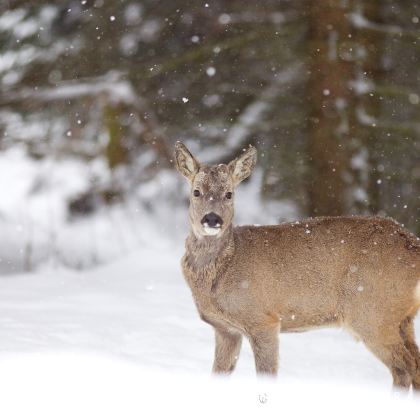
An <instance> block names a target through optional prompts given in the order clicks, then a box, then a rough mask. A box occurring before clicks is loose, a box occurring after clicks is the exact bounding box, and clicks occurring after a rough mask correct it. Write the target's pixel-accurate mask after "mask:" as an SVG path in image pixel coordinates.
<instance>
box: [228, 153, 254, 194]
mask: <svg viewBox="0 0 420 420" xmlns="http://www.w3.org/2000/svg"><path fill="white" fill-rule="evenodd" d="M256 163H257V149H256V148H255V147H254V146H249V148H248V150H246V151H245V152H244V153H242V155H241V156H239V157H238V158H236V159H235V160H232V162H230V163H229V165H228V167H229V170H230V171H231V174H232V177H233V183H234V184H235V186H236V185H238V184H239V183H240V182H242V181H243V180H244V179H245V178H248V177H249V176H250V175H251V172H252V171H253V169H254V168H255V165H256Z"/></svg>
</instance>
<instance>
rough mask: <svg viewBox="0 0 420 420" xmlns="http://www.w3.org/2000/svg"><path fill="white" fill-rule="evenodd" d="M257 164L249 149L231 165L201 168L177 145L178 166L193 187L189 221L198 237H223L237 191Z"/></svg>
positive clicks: (231, 215)
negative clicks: (237, 187)
mask: <svg viewBox="0 0 420 420" xmlns="http://www.w3.org/2000/svg"><path fill="white" fill-rule="evenodd" d="M256 162H257V150H256V149H255V147H253V146H250V147H249V148H248V149H247V150H246V151H245V152H244V153H242V155H241V156H239V157H238V158H236V159H234V160H233V161H231V162H230V163H229V164H227V165H225V164H219V165H202V164H200V163H199V162H198V161H197V160H196V159H195V158H194V156H193V155H192V154H191V152H190V151H189V150H188V149H187V148H186V147H185V145H184V144H182V143H181V142H177V143H176V145H175V164H176V168H177V169H178V171H179V172H180V173H181V174H182V175H184V176H185V178H187V180H188V182H189V184H190V210H189V217H190V223H191V227H192V230H193V232H194V234H195V235H196V236H197V237H209V236H214V237H220V236H222V235H223V232H225V231H226V230H227V229H228V228H229V227H230V225H231V224H232V219H233V214H234V206H233V198H234V190H235V187H236V186H237V185H238V184H239V183H240V182H241V181H243V180H244V179H245V178H247V177H248V176H249V175H250V174H251V172H252V170H253V169H254V167H255V164H256Z"/></svg>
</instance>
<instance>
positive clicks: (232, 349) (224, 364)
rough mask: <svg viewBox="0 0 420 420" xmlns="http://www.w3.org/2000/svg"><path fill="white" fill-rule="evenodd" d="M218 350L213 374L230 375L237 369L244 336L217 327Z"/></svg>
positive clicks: (216, 350)
mask: <svg viewBox="0 0 420 420" xmlns="http://www.w3.org/2000/svg"><path fill="white" fill-rule="evenodd" d="M214 330H215V338H216V349H215V353H214V363H213V373H217V374H223V373H224V374H229V373H232V371H233V369H235V366H236V362H237V360H238V356H239V352H240V350H241V344H242V335H241V334H239V333H232V332H230V331H228V330H226V329H222V328H216V327H215V329H214Z"/></svg>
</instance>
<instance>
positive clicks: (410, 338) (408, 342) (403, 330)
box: [400, 317, 420, 391]
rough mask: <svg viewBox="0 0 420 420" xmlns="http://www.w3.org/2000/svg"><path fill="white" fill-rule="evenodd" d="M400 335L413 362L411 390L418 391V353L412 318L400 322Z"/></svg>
mask: <svg viewBox="0 0 420 420" xmlns="http://www.w3.org/2000/svg"><path fill="white" fill-rule="evenodd" d="M400 335H401V337H402V339H403V341H404V344H405V347H406V348H407V349H408V351H409V352H410V354H411V356H412V357H413V359H414V361H415V363H414V369H413V372H412V373H411V376H412V378H413V382H412V384H413V388H414V389H415V390H416V391H420V351H419V348H418V346H417V343H416V340H415V337H414V325H413V318H412V317H407V318H406V319H405V320H404V321H403V322H401V325H400Z"/></svg>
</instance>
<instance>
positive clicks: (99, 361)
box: [0, 246, 420, 419]
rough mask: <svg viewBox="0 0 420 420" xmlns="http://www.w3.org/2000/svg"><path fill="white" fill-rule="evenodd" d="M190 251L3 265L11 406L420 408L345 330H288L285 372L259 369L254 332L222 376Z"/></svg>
mask: <svg viewBox="0 0 420 420" xmlns="http://www.w3.org/2000/svg"><path fill="white" fill-rule="evenodd" d="M181 254H182V247H181V246H180V247H178V248H175V249H167V250H166V251H165V250H162V249H157V248H155V247H149V248H147V249H146V248H140V249H138V250H137V251H136V252H133V253H131V254H130V255H126V256H125V257H124V258H122V259H120V260H118V261H116V262H114V263H112V264H109V265H104V266H101V267H98V268H96V269H93V270H87V271H73V270H67V269H63V268H59V269H51V268H50V267H48V266H46V267H43V268H41V269H40V270H38V271H37V272H36V273H31V274H20V275H13V276H12V275H8V276H3V277H0V290H1V293H0V308H1V310H0V370H1V372H2V375H0V390H1V391H0V392H1V393H2V401H3V402H2V405H1V406H0V417H2V418H6V417H5V414H6V413H7V418H8V419H11V418H42V419H49V418H51V419H53V418H58V417H59V418H61V419H65V418H79V419H84V418H86V419H92V418H101V419H107V418H124V419H131V418H140V417H141V415H142V414H143V415H144V414H145V413H146V412H149V413H152V414H153V416H156V417H159V416H165V415H168V414H170V413H172V412H173V410H183V411H182V412H183V413H184V416H185V417H186V418H190V417H191V418H192V417H193V416H194V418H196V416H197V410H201V411H200V417H204V418H210V417H212V416H214V415H215V414H216V413H219V412H220V410H224V413H227V412H230V411H232V410H235V411H236V412H237V413H238V415H243V416H244V417H245V418H248V417H251V416H253V415H255V414H256V413H257V412H260V410H265V411H264V414H267V416H274V415H278V414H279V413H285V412H286V413H287V412H290V413H293V414H294V418H306V417H309V416H311V417H315V418H316V417H317V415H319V416H321V413H322V418H327V419H328V418H336V415H337V412H339V413H340V417H341V418H349V419H350V418H354V417H355V416H356V415H359V414H360V413H364V415H365V416H367V415H368V414H367V413H369V412H373V410H375V411H376V412H377V415H379V414H381V415H383V416H384V417H383V418H391V417H392V416H393V415H394V414H395V413H396V412H397V411H398V412H399V413H400V414H399V415H401V413H402V412H406V413H407V414H408V413H410V412H413V410H418V409H419V405H418V404H417V403H416V402H415V401H412V399H411V398H410V399H407V398H405V399H403V400H401V401H400V400H398V399H394V398H391V394H390V391H389V389H390V386H391V376H390V374H389V373H388V371H387V369H386V368H385V367H384V366H383V365H382V364H381V363H380V362H379V361H378V360H377V359H376V358H375V357H374V356H373V355H371V354H370V353H369V352H368V351H367V350H366V349H365V347H364V346H363V345H362V344H361V343H358V342H356V341H355V340H354V339H353V338H352V337H350V336H349V335H348V334H347V333H345V332H343V331H340V330H332V329H331V330H329V329H325V330H318V331H312V332H307V333H303V334H281V336H280V337H281V338H280V342H281V346H280V357H281V368H280V375H279V379H278V380H277V381H276V383H274V384H273V383H271V382H259V381H255V378H254V376H255V374H254V364H253V359H252V354H251V350H250V346H249V344H248V343H247V342H245V343H244V348H243V351H242V354H241V356H240V359H239V362H238V367H237V371H235V373H234V374H233V376H232V377H231V378H230V379H229V380H223V381H222V380H216V379H211V378H210V369H211V364H212V356H213V332H212V329H211V327H209V326H208V325H207V324H205V323H203V322H202V321H201V320H200V319H199V317H198V315H197V312H196V309H195V306H194V303H193V300H192V297H191V293H190V291H189V289H188V287H187V285H186V283H185V281H184V280H183V278H182V276H181V272H180V267H179V259H180V256H181ZM296 316H298V314H297V315H296ZM419 327H420V324H419V320H417V321H416V330H417V332H418V333H419V332H420V331H419ZM265 400H267V401H266V402H265V403H264V401H265ZM302 400H304V401H305V403H304V404H302ZM19 401H21V402H22V401H24V402H25V403H24V404H23V403H21V404H19V403H18V402H19ZM260 401H263V402H260ZM349 401H353V403H351V404H349ZM343 405H345V406H346V409H345V410H343V409H342V407H343ZM203 407H205V409H203ZM28 413H32V414H31V415H30V416H28ZM261 413H262V411H261ZM117 414H118V415H117ZM57 416H58V417H57ZM136 416H137V417H136Z"/></svg>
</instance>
